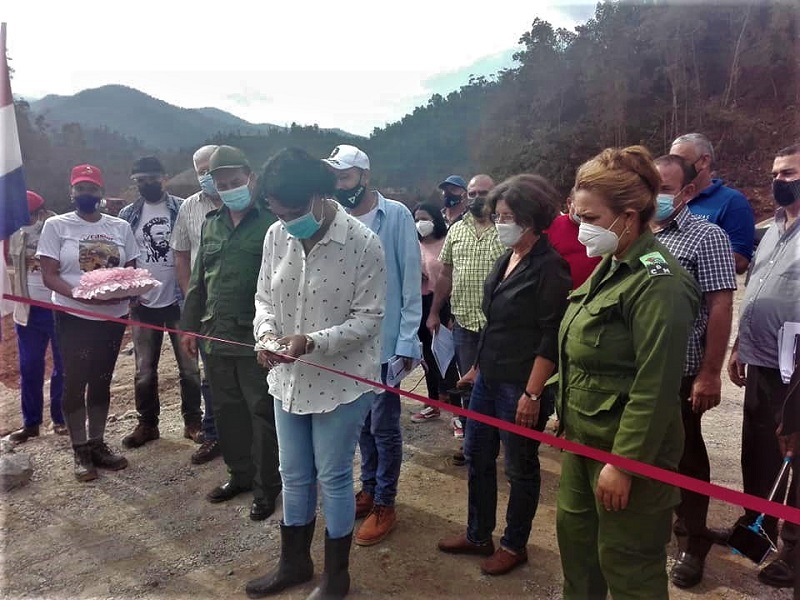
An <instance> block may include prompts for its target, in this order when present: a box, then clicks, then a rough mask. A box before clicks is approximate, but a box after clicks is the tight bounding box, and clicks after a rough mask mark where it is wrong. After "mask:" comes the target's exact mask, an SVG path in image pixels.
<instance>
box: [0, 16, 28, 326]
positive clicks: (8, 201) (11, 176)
mask: <svg viewBox="0 0 800 600" xmlns="http://www.w3.org/2000/svg"><path fill="white" fill-rule="evenodd" d="M28 220H29V216H28V201H27V195H26V192H25V177H24V175H23V173H22V152H21V151H20V147H19V133H18V132H17V119H16V115H15V114H14V98H13V97H12V95H11V77H10V74H9V71H8V58H7V56H6V24H5V23H2V24H0V240H2V245H3V246H5V244H7V243H8V238H9V236H10V235H11V234H12V233H14V232H15V231H16V230H17V229H19V228H20V227H22V226H23V225H27V224H28ZM2 250H3V252H2V253H0V313H2V314H3V315H6V314H7V313H8V312H10V310H11V309H12V303H11V302H7V301H3V300H2V296H3V294H5V293H7V292H10V290H11V286H10V284H9V281H8V273H7V271H6V261H5V248H3V249H2ZM0 335H2V334H0Z"/></svg>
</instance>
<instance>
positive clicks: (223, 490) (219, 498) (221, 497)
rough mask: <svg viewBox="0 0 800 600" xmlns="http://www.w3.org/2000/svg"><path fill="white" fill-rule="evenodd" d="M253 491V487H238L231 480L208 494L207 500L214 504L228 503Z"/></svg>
mask: <svg viewBox="0 0 800 600" xmlns="http://www.w3.org/2000/svg"><path fill="white" fill-rule="evenodd" d="M252 489H253V486H252V485H238V484H236V483H234V482H233V480H229V481H226V482H225V483H223V484H222V485H218V486H217V487H215V488H214V489H213V490H211V491H210V492H208V494H206V499H207V500H208V501H209V502H212V503H214V504H216V503H217V502H227V501H228V500H230V499H231V498H236V496H238V495H239V494H243V493H244V492H249V491H250V490H252Z"/></svg>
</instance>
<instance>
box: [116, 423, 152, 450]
mask: <svg viewBox="0 0 800 600" xmlns="http://www.w3.org/2000/svg"><path fill="white" fill-rule="evenodd" d="M160 435H161V434H160V433H159V432H158V427H156V426H154V425H147V424H146V423H139V424H138V425H136V428H135V429H134V430H133V431H132V432H131V433H130V434H129V435H126V436H125V437H124V438H122V445H123V446H125V447H126V448H138V447H139V446H144V445H145V444H146V443H147V442H152V441H153V440H157V439H158V438H159V437H160Z"/></svg>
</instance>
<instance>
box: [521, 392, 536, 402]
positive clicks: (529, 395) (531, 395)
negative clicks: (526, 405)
mask: <svg viewBox="0 0 800 600" xmlns="http://www.w3.org/2000/svg"><path fill="white" fill-rule="evenodd" d="M522 393H523V394H525V395H526V396H527V397H528V398H530V399H531V400H534V401H536V400H538V399H539V395H538V394H531V393H530V392H529V391H528V390H524V391H523V392H522Z"/></svg>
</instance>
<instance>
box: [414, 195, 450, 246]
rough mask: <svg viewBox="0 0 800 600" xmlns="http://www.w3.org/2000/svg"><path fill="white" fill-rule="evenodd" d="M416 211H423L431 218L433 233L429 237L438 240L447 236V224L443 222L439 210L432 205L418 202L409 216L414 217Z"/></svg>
mask: <svg viewBox="0 0 800 600" xmlns="http://www.w3.org/2000/svg"><path fill="white" fill-rule="evenodd" d="M418 210H424V211H425V212H426V213H428V214H429V215H430V216H431V220H432V221H433V233H432V234H431V235H433V237H435V238H436V239H437V240H440V239H442V238H443V237H444V236H446V235H447V223H445V222H444V217H443V216H442V211H441V209H439V208H436V207H435V206H434V205H433V204H428V203H427V202H420V203H419V204H417V205H416V206H415V207H414V211H413V212H412V213H411V214H412V215H416V214H417V211H418Z"/></svg>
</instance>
